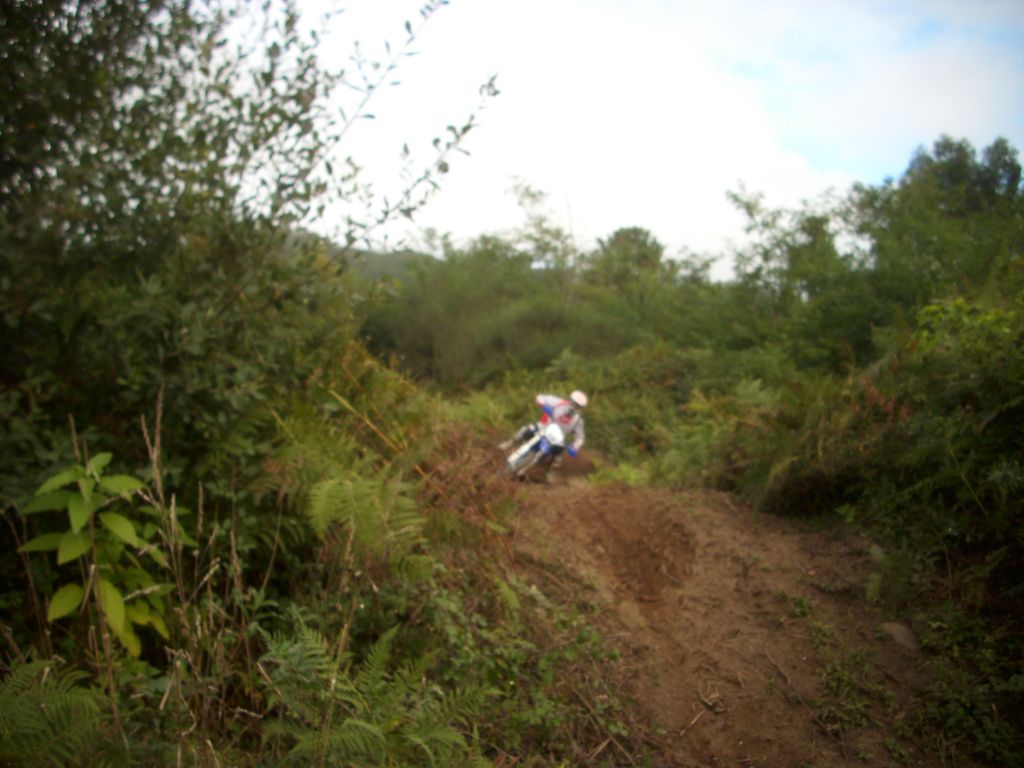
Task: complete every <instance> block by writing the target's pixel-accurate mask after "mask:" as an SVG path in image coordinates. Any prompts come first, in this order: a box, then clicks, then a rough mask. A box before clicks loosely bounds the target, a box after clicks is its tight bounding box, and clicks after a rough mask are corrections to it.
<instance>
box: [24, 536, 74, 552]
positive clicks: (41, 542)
mask: <svg viewBox="0 0 1024 768" xmlns="http://www.w3.org/2000/svg"><path fill="white" fill-rule="evenodd" d="M63 535H64V534H63V533H44V534H43V535H42V536H36V537H35V538H34V539H30V540H29V541H26V542H25V543H24V544H22V545H21V546H20V547H18V551H19V552H52V551H53V550H55V549H56V548H57V547H59V546H60V540H61V537H62V536H63Z"/></svg>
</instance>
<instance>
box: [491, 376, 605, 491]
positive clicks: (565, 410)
mask: <svg viewBox="0 0 1024 768" xmlns="http://www.w3.org/2000/svg"><path fill="white" fill-rule="evenodd" d="M536 403H537V405H538V406H540V408H541V410H543V411H544V415H543V416H541V418H540V421H539V422H537V423H534V424H527V425H525V426H523V427H521V428H520V429H519V431H518V432H516V433H515V435H514V436H513V437H512V439H511V440H506V441H505V442H503V443H502V444H501V446H500V448H501V449H502V450H503V451H507V450H508V449H509V448H511V447H512V446H513V445H518V444H519V443H522V442H523V441H524V440H529V439H530V438H531V437H533V436H534V435H535V434H537V430H538V429H540V428H541V426H542V425H544V424H547V423H548V421H554V422H556V423H557V424H558V426H560V427H561V428H562V432H563V433H564V434H565V439H566V441H567V445H566V448H565V450H566V451H567V452H568V454H569V455H570V456H573V457H575V456H576V454H577V453H579V450H580V448H582V447H583V443H584V442H585V441H586V431H585V429H584V425H583V410H584V409H585V408H586V407H587V403H588V398H587V395H586V393H584V392H581V391H580V390H578V389H577V390H575V391H573V393H572V394H571V395H569V397H568V399H566V398H562V397H559V396H558V395H547V394H540V395H537V397H536ZM570 439H571V440H572V442H571V443H570V442H568V441H569V440H570ZM564 458H565V457H564V456H563V455H562V453H561V452H559V453H557V454H555V458H554V460H553V461H552V462H551V466H550V467H548V471H547V475H546V477H545V480H547V482H549V483H550V482H551V480H552V478H553V476H554V473H555V470H557V469H558V467H559V466H561V464H562V461H563V459H564Z"/></svg>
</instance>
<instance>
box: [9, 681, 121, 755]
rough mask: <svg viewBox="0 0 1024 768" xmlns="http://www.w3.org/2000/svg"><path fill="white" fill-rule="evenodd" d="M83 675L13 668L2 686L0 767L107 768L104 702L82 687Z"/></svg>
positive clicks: (110, 746) (100, 695) (95, 692)
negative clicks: (101, 766)
mask: <svg viewBox="0 0 1024 768" xmlns="http://www.w3.org/2000/svg"><path fill="white" fill-rule="evenodd" d="M86 677H87V675H85V674H84V673H81V672H71V671H67V670H60V669H58V668H57V664H56V663H55V662H53V661H35V662H30V663H27V664H22V665H20V666H16V667H14V668H13V669H12V670H11V671H10V674H9V675H8V676H7V678H6V679H5V680H4V681H3V682H2V683H0V764H2V765H11V766H19V765H32V766H64V765H92V764H95V763H96V762H98V761H103V762H106V761H108V760H109V754H105V753H108V752H110V751H111V749H112V747H113V744H112V743H111V742H110V740H109V736H108V733H109V729H108V728H107V722H106V714H105V711H104V707H103V705H104V698H103V696H102V694H100V693H99V692H97V691H94V690H91V689H89V688H85V687H83V686H81V685H80V683H81V682H82V681H83V680H84V679H85V678H86Z"/></svg>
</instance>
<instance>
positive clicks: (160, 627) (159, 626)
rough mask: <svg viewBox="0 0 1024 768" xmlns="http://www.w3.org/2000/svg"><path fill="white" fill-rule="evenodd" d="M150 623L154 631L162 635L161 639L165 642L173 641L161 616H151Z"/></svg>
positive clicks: (155, 614)
mask: <svg viewBox="0 0 1024 768" xmlns="http://www.w3.org/2000/svg"><path fill="white" fill-rule="evenodd" d="M149 622H150V624H152V625H153V629H155V630H156V631H157V634H158V635H160V637H162V638H163V639H164V640H170V639H171V633H170V632H169V631H168V630H167V624H166V622H165V621H164V619H163V617H162V616H161V615H160V614H158V613H153V614H150V617H149Z"/></svg>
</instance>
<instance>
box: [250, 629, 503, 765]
mask: <svg viewBox="0 0 1024 768" xmlns="http://www.w3.org/2000/svg"><path fill="white" fill-rule="evenodd" d="M297 625H298V626H297V631H296V635H295V636H294V637H283V636H276V637H273V638H271V639H270V641H269V643H268V646H269V647H268V651H267V653H266V654H265V655H264V656H263V658H262V659H261V660H260V665H261V667H262V668H263V669H264V671H265V672H266V674H267V683H266V685H265V694H266V696H267V701H268V702H269V703H270V707H271V712H270V713H269V714H268V716H267V718H266V720H265V726H264V730H263V739H264V743H265V744H270V745H272V747H273V749H274V750H275V758H277V759H278V760H281V761H282V762H283V763H284V764H292V765H325V766H327V765H331V766H334V765H338V766H341V765H349V764H351V763H353V762H355V763H357V764H359V765H365V766H385V765H409V766H416V765H424V766H458V765H469V764H470V763H471V762H472V761H476V762H475V764H478V765H486V762H485V763H480V759H481V758H480V755H479V749H478V748H477V749H471V746H470V745H469V744H467V738H466V735H465V733H464V732H471V731H472V728H471V724H472V722H473V719H474V717H475V716H477V715H479V713H480V712H482V710H483V704H484V700H485V698H486V693H485V692H482V691H477V690H470V691H462V692H457V693H454V694H450V695H449V694H446V693H445V692H444V691H442V690H441V688H440V687H438V686H437V685H435V684H431V683H428V682H427V672H428V670H429V667H430V664H431V659H430V658H429V657H426V656H423V657H417V658H412V659H406V660H403V661H402V663H400V664H398V665H397V668H395V669H394V670H392V667H393V666H394V659H393V647H394V641H395V637H396V635H397V631H398V630H397V627H396V628H392V629H390V630H388V631H387V632H385V633H384V634H383V635H382V636H381V637H380V638H378V640H377V642H376V643H374V644H373V645H372V646H371V647H370V649H369V651H367V653H366V655H365V657H364V659H363V661H362V663H361V664H360V665H358V667H357V668H356V669H355V670H352V669H350V665H349V661H350V659H349V658H348V656H347V655H345V654H337V653H332V652H331V650H330V647H329V645H328V643H327V642H326V640H325V638H324V637H323V636H322V635H320V634H319V633H318V632H316V631H315V630H312V629H310V628H308V627H306V626H305V625H304V624H303V623H302V622H301V620H299V621H298V622H297ZM474 746H475V745H474Z"/></svg>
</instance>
